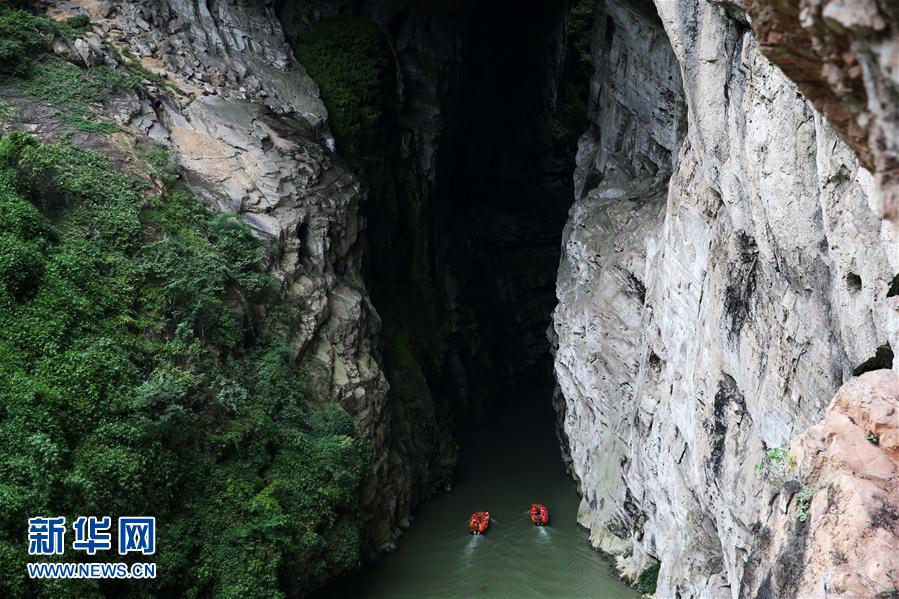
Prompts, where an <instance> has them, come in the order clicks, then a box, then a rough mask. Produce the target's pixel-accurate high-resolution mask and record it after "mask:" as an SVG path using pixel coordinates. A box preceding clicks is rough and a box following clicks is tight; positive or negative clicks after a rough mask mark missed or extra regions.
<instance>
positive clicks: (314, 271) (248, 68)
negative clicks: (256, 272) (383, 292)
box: [83, 2, 415, 551]
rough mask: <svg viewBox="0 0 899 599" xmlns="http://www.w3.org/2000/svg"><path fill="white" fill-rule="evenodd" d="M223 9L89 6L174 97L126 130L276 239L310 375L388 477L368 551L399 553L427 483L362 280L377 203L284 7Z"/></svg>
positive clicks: (160, 98) (297, 342)
mask: <svg viewBox="0 0 899 599" xmlns="http://www.w3.org/2000/svg"><path fill="white" fill-rule="evenodd" d="M210 6H211V5H208V4H207V3H203V2H201V3H199V4H196V3H189V2H188V3H181V2H170V3H169V2H146V3H137V2H136V3H121V4H116V5H110V6H106V5H97V4H95V3H91V2H84V6H83V8H84V10H87V11H89V12H90V13H91V15H92V17H93V20H94V23H95V26H96V28H97V29H98V30H99V31H100V32H101V33H102V35H103V37H104V38H105V39H107V40H108V41H110V42H111V43H113V44H114V45H115V46H116V47H118V48H119V50H120V51H123V50H128V51H130V52H132V53H133V54H134V55H135V56H137V57H139V58H140V59H141V62H142V64H143V65H144V67H145V68H147V69H148V70H150V71H153V72H155V73H156V74H158V75H161V76H162V77H164V79H165V80H167V81H168V82H170V85H171V86H172V87H173V89H171V90H168V92H169V93H168V94H167V95H166V96H164V95H163V94H162V93H161V92H162V90H160V89H159V88H158V86H157V85H151V82H149V81H147V82H145V85H144V86H143V87H142V91H141V95H140V98H139V99H138V100H137V101H136V102H135V104H136V105H135V106H133V107H131V109H130V110H129V114H127V115H125V116H124V118H123V122H126V123H127V124H129V125H130V126H131V127H132V129H133V130H134V131H135V132H138V133H142V134H144V135H146V136H147V137H149V138H150V139H152V140H154V141H155V142H158V143H161V144H163V145H166V146H169V147H171V148H172V149H173V150H175V151H176V152H177V153H178V155H179V157H180V162H181V166H182V168H183V169H184V173H185V179H186V182H187V184H188V185H189V186H190V188H191V191H193V192H194V193H195V194H196V195H197V197H199V198H201V199H203V201H204V203H205V205H206V206H207V208H208V209H210V210H213V211H228V212H236V213H239V214H240V215H241V216H242V217H243V218H244V219H245V220H246V221H247V222H248V223H249V224H250V225H251V226H252V227H253V228H254V229H255V230H256V231H257V233H258V234H259V236H260V237H261V238H262V239H263V240H264V241H265V243H266V247H267V248H268V255H269V260H270V265H269V270H270V272H271V273H272V274H274V275H276V276H277V277H278V278H279V279H280V280H281V281H282V282H283V290H284V293H285V296H286V298H287V301H288V302H289V304H290V305H291V306H292V308H293V310H292V313H291V318H290V322H287V323H284V324H285V326H286V328H287V329H288V330H289V331H290V332H291V335H292V336H291V343H292V346H293V347H294V349H295V351H296V355H297V359H298V360H301V361H304V362H305V363H306V364H307V365H308V368H309V376H310V380H311V390H310V392H311V393H312V394H313V395H314V397H312V398H310V399H312V400H318V401H321V402H326V401H336V402H338V403H339V404H340V405H341V406H343V408H344V409H346V410H347V412H348V413H349V414H351V415H352V416H353V417H354V418H355V420H356V423H357V426H358V428H359V430H360V432H361V433H362V434H363V435H364V436H365V437H366V439H368V441H369V442H370V443H371V447H372V449H373V451H374V454H375V464H374V474H373V478H372V481H371V483H370V484H369V486H368V489H367V492H366V504H365V505H364V506H363V511H364V514H365V515H366V516H367V517H368V518H369V519H370V521H371V522H372V523H378V525H377V526H376V525H374V524H372V526H370V528H369V533H370V538H369V543H368V545H369V547H370V548H371V549H372V550H373V551H374V550H376V549H378V548H383V547H385V546H390V545H391V544H392V543H393V541H394V540H395V539H396V537H397V536H398V535H399V529H398V527H397V523H398V521H399V520H400V519H401V518H403V517H405V516H406V515H407V514H408V510H409V509H410V507H411V506H409V505H408V504H402V505H397V501H396V497H397V495H400V494H402V493H404V492H407V491H404V488H406V487H408V486H410V485H412V484H413V483H414V482H415V481H411V480H409V478H408V477H404V476H403V475H402V473H403V470H402V468H400V467H399V466H401V465H397V464H396V463H392V462H391V460H390V458H389V455H388V451H387V448H388V446H389V445H390V443H391V432H390V431H391V428H390V422H389V420H390V419H389V415H388V410H387V405H386V404H387V392H388V388H389V386H388V383H387V381H386V379H385V377H384V375H383V373H382V371H381V368H380V367H379V365H378V363H377V361H376V359H375V356H376V351H377V350H376V348H377V335H378V331H379V329H380V325H381V323H380V319H379V317H378V315H377V313H376V311H375V310H374V308H373V307H372V305H371V301H370V299H369V294H368V290H367V289H366V287H365V283H364V280H363V276H362V247H361V243H360V233H361V231H362V230H363V229H364V227H365V220H364V217H363V215H362V204H363V201H364V200H365V194H364V193H363V192H362V190H361V185H360V183H359V181H358V180H357V178H356V177H355V176H354V175H353V174H351V173H350V172H349V170H348V169H347V167H346V166H345V165H344V164H343V162H342V161H341V160H340V159H339V158H337V157H336V156H334V155H333V154H332V153H331V152H330V151H329V150H328V148H327V143H326V141H327V135H326V132H327V129H326V118H327V113H326V111H325V108H324V105H323V104H322V102H321V100H320V98H319V97H318V89H317V87H316V85H315V83H313V82H312V80H311V79H309V77H308V76H307V75H306V74H305V72H304V71H303V69H302V67H300V66H299V65H298V64H297V63H296V62H295V61H294V60H293V58H292V53H291V51H290V49H289V48H288V47H287V45H286V42H285V37H284V34H283V32H282V30H281V26H280V23H279V21H278V20H277V17H276V16H275V15H274V12H273V11H272V9H271V8H270V7H269V6H267V5H264V4H255V3H240V2H238V3H228V4H215V5H214V6H212V8H210ZM109 60H114V59H113V58H112V57H110V58H109ZM188 93H192V94H195V95H196V96H197V97H196V99H189V98H186V97H185V96H186V94H188ZM173 95H174V98H173V97H172V96H173ZM377 481H388V482H387V483H386V484H378V482H377Z"/></svg>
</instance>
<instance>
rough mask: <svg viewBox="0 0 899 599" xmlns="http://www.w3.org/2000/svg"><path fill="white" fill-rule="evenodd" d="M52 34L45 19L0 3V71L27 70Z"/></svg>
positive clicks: (26, 71) (18, 72)
mask: <svg viewBox="0 0 899 599" xmlns="http://www.w3.org/2000/svg"><path fill="white" fill-rule="evenodd" d="M55 34H56V28H55V27H54V25H53V24H52V23H51V22H50V21H48V20H47V19H43V18H40V17H36V16H34V15H33V14H31V13H29V12H26V11H24V10H18V9H11V8H10V6H9V5H8V4H0V74H16V75H23V74H26V73H28V72H29V71H30V70H31V66H32V60H33V57H34V55H35V54H38V53H41V52H43V51H45V50H46V49H47V48H48V47H49V45H50V42H51V41H53V37H54V35H55Z"/></svg>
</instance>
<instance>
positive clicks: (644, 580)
mask: <svg viewBox="0 0 899 599" xmlns="http://www.w3.org/2000/svg"><path fill="white" fill-rule="evenodd" d="M661 568H662V564H660V563H659V562H656V563H654V564H652V565H651V566H649V567H648V568H646V569H645V570H643V571H642V572H640V576H638V577H637V590H638V591H640V592H641V593H645V594H647V595H654V594H655V592H656V586H657V585H658V581H659V570H661Z"/></svg>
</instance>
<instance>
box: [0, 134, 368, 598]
mask: <svg viewBox="0 0 899 599" xmlns="http://www.w3.org/2000/svg"><path fill="white" fill-rule="evenodd" d="M154 160H156V159H155V158H154ZM156 162H159V161H158V160H157V161H156ZM152 170H157V171H159V172H165V173H168V175H169V177H168V180H167V189H166V192H165V193H164V194H163V195H162V196H161V197H157V198H151V199H150V200H149V201H147V199H146V198H143V197H141V190H142V189H147V188H148V186H147V185H146V184H144V183H142V182H141V181H140V180H135V179H134V178H132V177H126V176H124V175H122V174H120V173H118V172H116V171H115V170H114V169H113V168H111V165H110V163H109V161H108V160H107V158H106V157H105V156H103V155H102V154H99V153H97V152H92V151H86V150H82V149H77V148H74V147H72V146H70V145H68V144H66V143H59V144H42V143H40V142H39V141H37V140H36V139H35V138H33V137H30V136H27V135H23V134H19V133H17V134H11V135H8V136H6V137H3V138H0V248H2V249H0V379H2V380H3V381H4V384H3V385H2V386H0V472H2V473H3V476H2V477H0V596H3V597H18V596H34V595H48V596H49V595H53V596H84V595H87V594H96V593H100V594H122V593H126V592H130V591H128V590H126V589H125V588H123V587H122V586H121V585H120V584H119V586H116V585H117V583H115V582H114V581H102V582H98V581H65V582H64V583H60V582H58V581H57V582H55V583H54V582H52V581H44V582H41V581H35V580H29V579H27V578H26V569H25V566H24V564H25V562H27V561H36V560H35V558H29V556H28V555H27V549H28V544H27V542H26V539H27V533H26V528H27V519H28V518H29V517H35V516H59V515H65V516H66V517H67V522H68V523H71V522H72V521H73V520H74V518H75V517H76V516H78V515H95V516H100V517H102V516H107V515H108V516H112V517H113V520H115V518H116V517H117V516H119V515H153V516H156V518H157V527H158V530H157V549H158V551H157V554H156V556H155V557H154V559H155V561H156V562H157V564H158V571H157V575H158V578H157V579H156V580H155V581H147V582H146V583H145V584H143V583H142V584H143V586H142V587H141V591H142V592H144V591H145V592H147V593H152V594H155V595H159V596H170V595H171V596H175V595H189V596H197V595H213V596H248V597H249V596H260V597H263V596H264V597H272V596H279V595H281V594H282V593H283V592H284V591H285V590H290V591H291V592H292V593H299V594H304V593H305V592H306V591H308V590H310V589H311V588H313V587H315V586H316V585H318V584H320V583H321V582H322V581H323V580H324V579H326V578H327V577H328V576H331V575H333V574H334V573H337V572H340V571H343V570H346V569H347V568H350V567H353V566H354V565H355V564H356V563H357V562H358V560H359V555H360V547H361V542H362V540H361V539H362V534H361V530H362V529H361V521H360V518H359V514H358V505H359V502H360V499H359V496H360V493H361V485H362V482H363V481H364V480H365V478H366V476H367V470H368V468H369V461H370V457H369V452H368V449H367V447H366V445H365V444H364V442H363V441H362V440H361V439H360V438H359V437H358V435H357V433H356V431H355V428H354V426H353V423H352V421H351V419H350V418H349V416H348V415H347V414H346V413H345V412H342V411H340V410H337V409H331V410H327V411H324V412H322V411H319V410H313V409H310V408H309V407H308V406H307V405H306V402H305V400H304V393H303V389H304V386H305V379H304V376H303V371H302V369H301V368H300V366H299V365H298V364H296V363H295V359H294V350H293V349H292V348H291V347H290V346H289V344H288V342H287V340H286V338H285V335H284V333H283V332H282V330H281V327H282V326H283V325H282V324H281V323H283V322H284V321H285V320H287V319H285V318H281V316H282V315H283V314H284V312H285V311H286V310H289V306H284V305H282V304H281V303H280V302H279V300H278V297H279V296H278V293H277V289H275V288H274V286H273V285H272V280H271V279H270V278H269V277H268V275H266V274H265V272H264V270H263V269H262V265H261V263H260V261H261V259H262V248H261V247H260V244H259V242H258V241H257V240H256V239H255V237H254V236H253V235H252V234H251V233H250V230H249V229H248V227H247V226H246V225H244V224H243V223H242V222H241V221H240V220H238V219H236V218H234V217H233V216H225V215H218V216H211V215H208V214H205V213H204V212H203V211H202V210H201V207H200V204H199V202H197V201H196V200H195V199H194V198H192V197H191V196H190V195H188V194H186V193H184V192H182V191H177V190H176V189H174V178H173V176H172V173H171V169H169V168H168V165H165V164H163V165H161V166H160V164H155V165H154V166H153V169H152ZM253 306H260V307H264V310H255V309H254V308H253ZM110 557H111V556H109V555H108V554H106V555H104V554H103V553H102V552H101V553H98V554H97V556H96V557H95V558H88V557H87V556H86V555H85V554H83V553H79V552H72V549H71V547H70V546H67V547H66V554H65V556H64V558H65V560H64V561H89V560H96V561H114V560H111V559H110ZM37 561H39V560H37Z"/></svg>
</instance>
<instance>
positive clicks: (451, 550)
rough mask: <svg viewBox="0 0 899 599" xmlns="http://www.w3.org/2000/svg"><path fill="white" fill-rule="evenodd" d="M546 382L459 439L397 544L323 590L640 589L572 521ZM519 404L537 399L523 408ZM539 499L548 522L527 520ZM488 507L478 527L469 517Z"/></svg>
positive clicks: (478, 593) (413, 593) (360, 593)
mask: <svg viewBox="0 0 899 599" xmlns="http://www.w3.org/2000/svg"><path fill="white" fill-rule="evenodd" d="M551 393H552V392H551V391H549V392H548V394H547V392H543V393H540V395H541V396H542V397H541V401H540V402H539V403H535V402H533V401H527V402H525V401H522V402H520V403H519V402H516V403H517V404H518V405H520V406H522V409H521V410H515V409H506V410H503V413H502V419H501V420H500V419H495V423H494V424H490V425H487V426H485V427H483V428H481V429H478V431H477V432H476V433H474V434H472V436H471V437H469V438H467V439H466V440H465V442H464V444H463V446H462V455H461V456H460V461H459V467H458V470H457V473H456V479H455V485H454V488H453V490H452V492H451V493H446V494H442V495H438V496H436V497H434V498H433V499H431V500H430V501H428V502H427V503H425V504H424V505H422V506H421V507H420V508H419V509H418V510H417V511H416V513H415V519H414V521H413V523H412V527H411V528H410V529H409V530H408V531H407V533H406V534H405V536H403V537H402V538H401V539H400V541H399V543H398V548H397V550H396V551H395V552H394V553H392V554H390V555H388V556H386V557H383V558H381V559H379V560H378V561H376V562H375V563H373V564H370V565H369V566H367V567H366V568H365V569H363V570H362V571H361V572H359V573H358V574H356V575H355V576H352V577H350V578H348V579H345V580H343V581H341V582H340V583H339V584H337V585H335V586H334V587H332V588H330V589H327V591H326V592H325V593H324V596H325V597H341V598H343V597H347V598H355V597H361V598H372V599H374V598H382V597H383V598H407V597H408V598H430V597H462V598H485V599H486V598H490V597H510V598H515V599H519V598H526V597H553V598H560V599H562V598H577V597H591V598H601V599H618V598H634V597H639V593H637V592H636V591H635V590H634V589H632V588H630V587H628V586H627V585H625V584H624V583H623V582H621V581H620V580H619V579H618V578H617V577H616V576H615V573H614V571H613V568H612V565H611V563H610V562H609V561H608V560H607V559H606V558H604V557H603V556H602V555H601V554H599V553H597V552H596V551H594V550H593V549H591V547H590V545H589V543H588V540H587V533H586V531H584V530H583V529H582V528H580V527H579V526H578V524H577V521H576V516H577V507H578V502H579V498H578V495H577V492H576V488H575V485H574V483H573V481H572V480H571V479H570V478H568V477H567V476H566V475H565V472H564V467H563V463H562V458H561V456H560V453H559V445H558V442H557V441H556V438H555V432H554V414H553V412H552V408H551V407H550V405H549V404H550V399H549V398H550V396H551ZM524 406H536V407H527V408H525V407H524ZM535 502H541V503H545V504H546V506H547V507H548V508H549V512H550V517H551V520H550V526H548V527H545V528H540V527H535V526H533V525H532V524H531V522H530V520H529V518H528V508H529V507H530V504H531V503H535ZM477 510H484V511H489V512H490V514H491V517H492V522H491V526H490V528H489V529H488V531H487V533H486V534H484V535H483V536H473V535H471V534H469V533H468V518H469V516H470V515H471V513H472V512H474V511H477Z"/></svg>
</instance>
